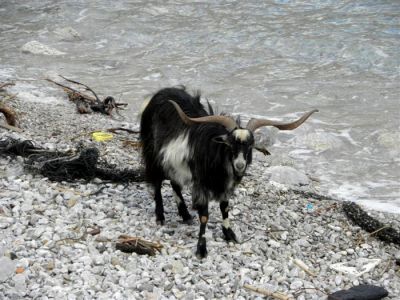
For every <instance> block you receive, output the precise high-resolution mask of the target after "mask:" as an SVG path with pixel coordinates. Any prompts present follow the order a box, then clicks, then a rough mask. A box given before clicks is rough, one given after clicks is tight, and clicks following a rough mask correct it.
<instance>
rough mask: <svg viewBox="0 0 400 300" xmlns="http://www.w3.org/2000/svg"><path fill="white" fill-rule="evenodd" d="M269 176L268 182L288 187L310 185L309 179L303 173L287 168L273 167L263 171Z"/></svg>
mask: <svg viewBox="0 0 400 300" xmlns="http://www.w3.org/2000/svg"><path fill="white" fill-rule="evenodd" d="M265 171H266V172H268V173H270V174H271V177H270V180H271V181H275V182H277V183H280V184H284V185H289V186H299V185H308V184H310V179H309V178H308V177H307V175H305V174H304V173H302V172H300V171H298V170H296V169H295V168H292V167H288V166H274V167H269V168H267V169H266V170H265Z"/></svg>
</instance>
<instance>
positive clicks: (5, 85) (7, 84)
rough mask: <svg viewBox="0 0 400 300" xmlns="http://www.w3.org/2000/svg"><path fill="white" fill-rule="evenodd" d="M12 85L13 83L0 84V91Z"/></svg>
mask: <svg viewBox="0 0 400 300" xmlns="http://www.w3.org/2000/svg"><path fill="white" fill-rule="evenodd" d="M12 85H15V83H14V82H5V83H1V84H0V90H2V89H4V88H5V87H7V86H12Z"/></svg>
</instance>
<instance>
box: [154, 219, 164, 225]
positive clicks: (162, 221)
mask: <svg viewBox="0 0 400 300" xmlns="http://www.w3.org/2000/svg"><path fill="white" fill-rule="evenodd" d="M156 224H157V225H161V226H163V225H164V224H165V220H156Z"/></svg>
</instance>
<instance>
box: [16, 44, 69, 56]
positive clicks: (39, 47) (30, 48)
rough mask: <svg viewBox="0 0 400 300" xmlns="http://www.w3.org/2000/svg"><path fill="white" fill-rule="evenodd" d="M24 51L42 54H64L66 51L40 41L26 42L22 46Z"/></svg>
mask: <svg viewBox="0 0 400 300" xmlns="http://www.w3.org/2000/svg"><path fill="white" fill-rule="evenodd" d="M21 50H22V52H24V53H31V54H40V55H64V54H65V53H64V52H61V51H58V50H57V49H54V48H52V47H49V46H46V45H44V44H42V43H39V42H38V41H31V42H28V43H26V44H25V45H23V46H22V48H21Z"/></svg>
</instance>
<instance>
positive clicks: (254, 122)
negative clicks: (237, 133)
mask: <svg viewBox="0 0 400 300" xmlns="http://www.w3.org/2000/svg"><path fill="white" fill-rule="evenodd" d="M315 112H318V109H314V110H312V111H309V112H308V113H305V114H304V115H303V116H302V117H301V118H300V119H298V120H296V121H294V122H291V123H281V122H277V121H272V120H266V119H254V118H253V119H250V121H249V123H247V126H246V128H247V129H248V130H250V131H253V132H254V131H255V130H256V129H257V128H260V127H263V126H274V127H276V128H279V129H280V130H293V129H296V128H297V127H299V126H300V125H301V124H303V123H304V122H305V121H306V120H307V119H308V118H309V117H310V116H311V115H312V114H313V113H315Z"/></svg>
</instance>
